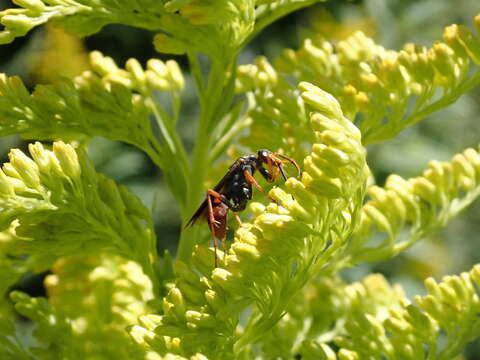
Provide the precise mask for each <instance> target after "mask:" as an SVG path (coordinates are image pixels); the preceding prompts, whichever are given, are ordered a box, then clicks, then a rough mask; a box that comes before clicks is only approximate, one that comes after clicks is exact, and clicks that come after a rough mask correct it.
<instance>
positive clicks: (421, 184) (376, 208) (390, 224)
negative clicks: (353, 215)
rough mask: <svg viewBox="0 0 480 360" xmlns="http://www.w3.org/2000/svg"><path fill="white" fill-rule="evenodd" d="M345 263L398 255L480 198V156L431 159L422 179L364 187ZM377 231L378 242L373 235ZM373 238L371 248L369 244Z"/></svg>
mask: <svg viewBox="0 0 480 360" xmlns="http://www.w3.org/2000/svg"><path fill="white" fill-rule="evenodd" d="M368 193H369V195H370V197H371V198H372V199H371V200H369V201H368V202H367V203H366V204H365V205H364V206H363V208H362V215H361V222H360V226H359V228H358V229H357V230H356V231H355V234H354V235H353V237H352V241H351V244H350V246H351V248H350V255H349V257H350V259H349V260H347V259H346V258H345V260H346V261H347V262H350V264H352V263H359V262H363V261H379V260H381V259H385V258H389V257H392V256H395V255H397V254H398V253H400V252H401V251H402V250H404V249H406V248H408V247H410V246H412V245H413V244H415V243H416V242H417V241H419V240H421V239H424V238H425V237H427V236H428V235H430V234H432V233H433V232H435V231H436V230H438V229H439V228H441V227H443V226H445V225H446V224H447V222H448V221H449V220H450V219H452V218H453V217H455V216H456V215H458V213H459V212H461V211H462V210H463V209H464V208H465V207H467V206H468V205H470V204H471V203H472V202H473V201H474V200H475V199H476V198H477V197H478V196H479V195H480V154H479V152H478V151H476V150H474V149H472V148H469V149H466V150H465V151H464V152H463V153H461V154H457V155H455V156H454V157H453V159H452V161H451V162H439V161H435V160H432V161H431V162H430V163H429V165H428V168H427V170H425V171H424V173H423V175H422V176H418V177H415V178H411V179H407V180H406V179H403V178H402V177H401V176H398V175H390V176H389V177H388V178H387V181H386V183H385V186H384V187H379V186H372V187H370V188H369V189H368ZM375 230H377V233H378V232H379V233H382V234H383V236H382V237H381V238H380V237H378V236H374V233H375ZM374 238H375V239H376V240H375V241H376V245H375V246H370V245H369V242H370V241H372V240H373V239H374Z"/></svg>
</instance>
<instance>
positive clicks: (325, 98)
mask: <svg viewBox="0 0 480 360" xmlns="http://www.w3.org/2000/svg"><path fill="white" fill-rule="evenodd" d="M300 88H301V90H302V98H303V101H304V102H305V103H306V104H308V107H309V108H308V109H311V110H312V111H313V112H312V113H311V114H310V120H311V123H312V128H313V130H314V134H315V135H314V136H315V139H316V142H317V143H316V144H314V145H313V146H312V149H311V153H310V155H309V156H308V157H307V158H306V159H305V161H304V172H303V175H302V178H301V179H300V180H298V179H295V178H290V179H288V181H287V182H286V184H285V188H286V189H285V190H282V189H280V188H275V189H272V190H271V191H270V196H271V197H272V198H273V199H274V200H275V203H271V204H270V205H268V206H267V207H265V206H263V205H261V204H253V205H252V207H254V208H256V210H255V212H256V213H257V215H256V217H255V219H254V220H253V222H252V223H250V224H244V225H243V226H242V227H241V228H240V229H239V230H238V231H237V232H236V235H235V240H234V243H233V244H232V246H231V248H230V250H229V252H228V253H225V254H223V253H222V254H220V255H219V257H220V259H223V261H224V262H223V265H222V267H220V268H216V269H213V271H212V266H213V261H212V259H213V253H212V252H211V251H209V250H207V249H206V248H204V247H197V251H196V253H195V254H194V256H193V259H192V261H193V264H194V265H195V267H196V268H197V270H198V271H200V272H201V273H203V274H204V275H205V276H204V277H202V278H200V277H199V276H198V275H197V274H196V273H195V272H194V271H193V270H191V269H189V268H188V267H187V266H186V265H181V263H179V264H178V266H177V281H176V283H175V286H174V287H173V288H172V289H171V290H170V292H169V293H168V295H167V296H166V298H165V299H164V307H163V310H164V314H163V315H162V316H155V315H150V316H147V317H145V318H144V319H143V320H142V321H143V322H142V326H143V327H142V328H139V327H136V328H134V329H133V330H134V333H133V335H134V337H138V336H139V334H143V336H141V337H140V339H141V340H140V341H141V342H142V343H148V344H149V345H150V346H152V348H154V349H157V350H158V351H159V352H160V353H165V352H167V351H170V352H172V351H177V352H178V353H180V354H182V355H186V356H191V355H193V354H195V353H196V352H200V353H203V354H205V355H207V356H208V357H209V358H225V357H228V356H232V353H233V352H234V351H235V352H237V353H238V352H242V351H248V350H246V349H244V347H245V346H246V345H249V344H251V343H254V342H256V341H258V340H259V339H260V338H261V337H262V334H263V333H264V331H266V330H268V329H269V328H271V327H272V326H273V325H274V324H275V323H276V322H277V321H278V320H279V319H280V318H281V316H282V314H283V312H284V311H285V308H286V307H287V305H288V304H289V302H290V300H291V299H292V298H293V297H294V296H295V294H296V293H297V292H298V291H299V290H300V289H301V288H302V286H303V285H304V284H305V283H306V282H307V281H308V280H309V279H310V278H312V277H313V276H315V275H317V274H318V273H319V271H320V269H323V271H326V269H328V268H331V269H333V268H334V265H333V264H334V263H335V259H337V257H338V256H339V254H341V252H342V251H343V250H344V249H345V248H346V246H347V241H346V240H347V238H348V235H349V234H350V233H351V231H352V229H353V228H355V226H356V224H357V222H358V219H359V218H358V214H359V203H358V202H356V201H355V203H356V204H357V205H355V206H353V207H350V206H349V204H351V203H352V202H353V201H352V199H356V198H357V197H358V196H359V194H360V196H361V194H363V191H364V185H365V183H366V178H367V172H366V165H365V151H364V149H363V147H362V146H361V139H360V132H359V131H358V129H357V128H356V127H355V126H353V125H352V124H351V122H350V121H348V120H347V119H346V118H344V117H343V114H342V111H341V109H340V106H339V104H338V103H337V102H336V100H335V99H334V98H333V97H331V95H329V94H328V93H325V92H323V91H321V90H320V89H319V88H316V87H314V86H312V85H310V84H308V83H302V84H300ZM305 111H307V109H306V110H305ZM332 229H335V230H334V231H331V230H332ZM226 299H230V301H229V302H227V300H226ZM252 303H253V304H254V305H255V306H256V309H255V312H254V315H253V316H252V317H251V320H250V322H249V323H248V324H247V325H246V326H245V329H244V331H243V333H242V334H241V336H240V337H239V338H237V337H236V336H235V330H236V326H237V324H238V317H232V313H236V314H238V313H240V311H241V310H242V309H244V308H245V307H246V306H247V305H250V304H252ZM133 330H132V331H133ZM159 335H160V336H159Z"/></svg>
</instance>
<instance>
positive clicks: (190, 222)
mask: <svg viewBox="0 0 480 360" xmlns="http://www.w3.org/2000/svg"><path fill="white" fill-rule="evenodd" d="M239 166H240V162H239V161H238V160H236V161H235V162H234V163H233V164H232V165H231V166H230V167H229V168H228V171H227V173H226V174H225V175H224V176H223V177H222V178H221V179H220V181H219V182H218V184H217V185H215V187H214V188H213V190H215V191H216V192H218V193H220V194H221V193H222V189H223V187H224V186H225V184H226V183H227V182H228V181H229V180H230V178H231V177H232V174H233V173H234V172H235V171H236V170H237V169H238V167H239ZM207 207H208V205H207V199H205V200H203V202H202V203H201V204H200V206H199V207H198V209H197V211H195V213H194V214H193V216H192V217H191V218H190V220H188V222H187V224H186V225H185V228H187V227H189V226H192V225H193V224H195V222H196V221H197V220H198V219H199V218H201V217H202V216H205V215H206V212H207Z"/></svg>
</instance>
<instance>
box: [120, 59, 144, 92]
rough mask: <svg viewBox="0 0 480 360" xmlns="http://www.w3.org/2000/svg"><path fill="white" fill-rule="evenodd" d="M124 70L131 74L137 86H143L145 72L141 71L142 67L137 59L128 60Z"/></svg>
mask: <svg viewBox="0 0 480 360" xmlns="http://www.w3.org/2000/svg"><path fill="white" fill-rule="evenodd" d="M125 69H126V70H127V71H128V72H130V74H132V76H133V78H134V79H135V81H136V83H137V86H140V87H141V86H144V85H145V80H146V78H145V72H144V71H143V69H142V65H140V63H139V62H138V60H137V59H134V58H130V59H128V60H127V63H126V64H125Z"/></svg>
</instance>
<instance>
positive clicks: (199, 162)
mask: <svg viewBox="0 0 480 360" xmlns="http://www.w3.org/2000/svg"><path fill="white" fill-rule="evenodd" d="M190 58H192V56H190ZM222 60H223V59H218V58H215V59H214V58H212V60H211V61H212V66H211V70H210V74H209V79H208V84H207V88H206V90H205V89H204V88H203V84H199V83H198V82H200V81H202V78H201V76H199V74H195V75H194V78H195V81H196V82H197V84H196V86H197V90H198V91H199V92H202V93H203V94H199V96H200V106H201V113H200V123H199V126H198V130H197V137H196V142H195V148H194V150H193V156H192V165H191V167H190V174H189V178H188V196H187V202H186V206H185V208H184V209H185V211H183V212H182V223H183V224H185V223H186V222H187V221H188V219H189V217H190V216H191V215H192V214H193V212H194V211H195V207H196V206H198V204H199V203H200V199H201V197H202V193H203V192H204V190H205V189H204V188H203V184H204V182H205V179H206V177H207V174H208V166H209V165H210V162H211V157H210V146H211V140H212V133H213V131H210V130H209V127H210V124H212V122H213V121H214V120H215V119H214V118H213V117H214V115H215V113H216V109H217V107H218V106H219V105H220V104H222V102H223V101H224V98H223V97H222V93H223V90H224V88H225V79H226V78H227V71H228V69H229V68H230V67H231V66H232V65H233V64H232V62H233V61H232V60H229V61H222ZM197 65H198V64H197ZM198 71H199V68H198V66H197V67H196V68H195V71H194V72H198ZM202 95H203V96H202ZM196 232H197V231H196V229H184V230H183V231H182V234H181V236H180V241H179V245H178V251H177V259H179V260H181V261H184V262H188V261H189V259H190V257H191V254H192V251H193V247H194V246H195V243H196V241H197V239H196V236H195V234H196Z"/></svg>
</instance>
